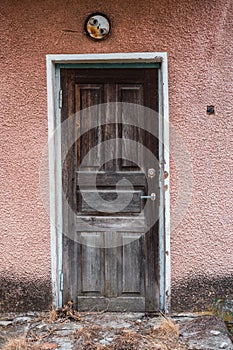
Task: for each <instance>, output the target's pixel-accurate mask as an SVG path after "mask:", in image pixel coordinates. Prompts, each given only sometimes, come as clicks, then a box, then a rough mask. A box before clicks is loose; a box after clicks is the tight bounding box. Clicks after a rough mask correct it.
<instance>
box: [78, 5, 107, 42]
mask: <svg viewBox="0 0 233 350" xmlns="http://www.w3.org/2000/svg"><path fill="white" fill-rule="evenodd" d="M84 29H85V32H86V34H87V35H88V36H89V37H90V38H91V39H94V40H103V39H105V38H106V37H107V36H108V34H109V33H110V30H111V24H110V21H109V19H108V17H107V16H106V15H104V14H103V13H99V12H95V13H92V14H91V15H90V16H88V17H87V19H86V21H85V24H84Z"/></svg>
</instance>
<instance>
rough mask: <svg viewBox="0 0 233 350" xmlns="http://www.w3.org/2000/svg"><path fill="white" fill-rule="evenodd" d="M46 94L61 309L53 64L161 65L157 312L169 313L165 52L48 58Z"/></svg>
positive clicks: (55, 282)
mask: <svg viewBox="0 0 233 350" xmlns="http://www.w3.org/2000/svg"><path fill="white" fill-rule="evenodd" d="M46 62H47V92H48V137H49V140H50V142H49V181H50V234H51V263H52V266H51V268H52V291H53V305H54V307H61V306H62V171H61V169H62V167H61V138H60V135H59V133H58V137H56V139H54V140H53V142H51V139H53V135H54V131H55V130H56V128H57V127H58V126H59V125H60V121H61V114H60V109H59V91H60V77H59V75H57V74H56V64H75V63H76V64H77V63H84V64H85V63H136V62H137V63H139V62H140V63H152V62H160V63H161V68H159V139H160V140H162V146H161V145H160V149H159V158H160V159H159V162H160V169H161V176H160V206H161V208H164V210H162V213H163V216H164V220H160V225H159V255H160V257H159V261H160V262H159V263H160V309H161V310H163V311H165V312H168V311H169V309H170V191H169V178H168V179H166V185H168V190H166V191H164V176H163V173H164V171H166V172H167V173H168V174H169V109H168V62H167V53H165V52H162V53H161V52H140V53H138V52H137V53H109V54H71V55H70V54H65V55H63V54H58V55H47V56H46Z"/></svg>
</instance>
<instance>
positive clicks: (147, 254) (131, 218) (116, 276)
mask: <svg viewBox="0 0 233 350" xmlns="http://www.w3.org/2000/svg"><path fill="white" fill-rule="evenodd" d="M157 79H158V76H157V70H156V69H105V70H104V69H61V88H62V91H63V100H64V103H63V106H62V120H63V121H65V120H66V119H67V118H68V117H69V116H71V115H73V114H74V113H76V112H78V111H80V110H83V109H85V108H88V107H91V106H94V105H95V106H97V107H96V108H95V110H94V111H93V110H91V109H89V110H88V112H87V113H85V114H83V115H81V118H80V121H79V122H78V123H77V121H75V119H73V120H72V121H69V122H68V123H71V125H70V128H69V132H67V133H66V134H62V144H66V143H67V138H69V133H72V132H75V130H76V129H77V128H80V130H81V131H82V130H84V129H85V130H86V129H88V132H85V133H84V134H83V135H82V136H81V137H80V138H79V140H78V141H77V142H76V143H75V144H74V145H73V146H72V147H71V149H70V151H69V153H68V155H67V157H66V160H65V162H64V166H63V191H64V192H65V194H66V198H67V199H68V201H69V203H70V206H71V207H72V208H73V211H74V214H73V215H71V214H70V213H69V214H66V211H65V210H64V213H63V227H64V232H65V230H68V232H69V234H68V235H67V234H64V235H63V275H64V287H63V302H64V303H66V302H67V301H68V300H71V299H72V300H73V301H74V304H75V306H76V307H77V309H79V310H89V309H91V308H93V307H96V308H98V309H101V308H106V307H108V309H109V310H111V311H148V312H149V311H156V310H158V308H159V280H158V276H159V264H158V222H157V223H156V224H155V225H154V226H153V227H152V228H151V229H149V230H148V232H147V233H146V234H144V230H145V226H147V225H149V223H150V221H151V220H152V219H153V217H154V215H156V213H157V211H158V202H153V203H151V205H150V206H149V209H147V210H143V209H144V205H145V201H144V200H143V199H142V198H141V196H142V195H145V194H147V186H148V183H147V179H146V176H145V172H146V171H147V169H145V168H144V167H143V159H144V157H145V154H144V153H143V152H141V151H140V150H139V147H140V146H139V145H138V143H141V144H143V145H144V146H145V147H146V148H147V149H149V150H151V152H152V153H153V154H154V155H155V156H158V140H157V139H156V138H155V137H153V136H152V135H151V134H150V133H149V132H146V131H144V130H143V129H142V128H141V129H140V128H138V127H136V126H132V125H127V124H126V121H127V118H128V117H129V113H130V111H129V110H128V109H125V106H124V105H122V104H121V105H119V104H109V105H107V108H106V109H105V110H104V118H105V122H106V124H104V125H102V126H95V125H94V124H92V123H93V120H95V121H96V120H100V118H101V117H102V113H103V109H102V107H101V104H102V103H108V102H128V103H134V104H136V105H138V106H140V105H143V106H147V107H150V108H152V109H154V110H157V105H158V101H157V95H158V91H157ZM133 113H134V114H133V118H134V119H133V120H135V121H136V120H140V121H142V118H144V115H142V113H141V109H140V108H138V109H137V108H134V110H133ZM112 116H114V123H112V119H110V118H112ZM139 118H140V119H139ZM110 120H111V123H109V121H110ZM72 123H73V124H72ZM144 123H146V120H145V121H144V119H143V123H142V124H144ZM157 123H158V120H157V119H156V117H155V119H154V121H153V123H152V125H150V126H149V130H151V131H152V132H153V130H156V129H157ZM119 139H126V140H128V139H130V140H133V141H138V143H136V144H135V147H129V146H128V144H127V143H124V142H123V143H121V142H119ZM108 140H111V146H110V147H109V148H108V153H107V156H106V153H105V152H103V150H102V149H101V148H100V147H95V146H97V145H98V144H100V143H102V142H104V141H108ZM93 148H94V152H93V153H92V157H90V155H88V152H89V151H90V150H91V149H92V151H93ZM93 155H94V157H93ZM132 159H134V161H132ZM84 161H85V163H84ZM139 164H141V167H140V166H139ZM156 174H157V176H156V177H155V178H154V179H152V180H150V181H152V183H153V186H154V188H155V190H154V191H155V192H156V193H158V188H159V186H158V169H156ZM80 179H84V180H85V189H84V190H83V191H82V193H81V192H80V189H79V183H80V182H79V180H80ZM93 179H94V180H95V185H96V188H97V190H98V196H99V197H96V193H95V188H94V187H93ZM123 179H126V180H128V181H129V182H130V184H131V186H129V183H128V182H122V181H121V180H123ZM119 181H121V182H120V187H119V188H117V192H116V184H117V183H118V182H119ZM118 196H119V198H120V199H121V204H122V208H121V209H119V210H115V203H114V200H116V199H117V198H118ZM129 196H131V200H130V202H129V203H128V198H129ZM92 203H93V205H92ZM80 242H82V244H81V243H80ZM103 247H105V248H103ZM106 247H107V248H106Z"/></svg>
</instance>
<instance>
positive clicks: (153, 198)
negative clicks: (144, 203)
mask: <svg viewBox="0 0 233 350" xmlns="http://www.w3.org/2000/svg"><path fill="white" fill-rule="evenodd" d="M141 198H150V199H151V200H152V201H155V199H156V194H155V193H151V195H150V196H141Z"/></svg>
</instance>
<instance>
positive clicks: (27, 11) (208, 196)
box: [0, 0, 233, 293]
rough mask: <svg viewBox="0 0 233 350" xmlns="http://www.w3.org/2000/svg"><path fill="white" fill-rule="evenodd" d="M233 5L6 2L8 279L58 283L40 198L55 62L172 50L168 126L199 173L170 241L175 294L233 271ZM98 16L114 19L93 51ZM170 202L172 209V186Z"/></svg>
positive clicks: (0, 200) (1, 61) (2, 64)
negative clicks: (58, 56)
mask: <svg viewBox="0 0 233 350" xmlns="http://www.w3.org/2000/svg"><path fill="white" fill-rule="evenodd" d="M232 4H233V3H232V1H231V0H216V1H211V0H203V1H192V0H178V1H173V0H166V1H165V0H160V1H157V0H154V1H151V0H143V1H142V0H138V1H130V0H122V1H107V2H106V1H97V2H93V1H89V0H85V1H74V0H68V1H55V0H46V1H45V0H43V1H29V0H21V1H14V0H5V1H4V0H2V1H1V2H0V23H1V34H0V35H1V45H0V71H1V82H0V84H1V85H0V101H1V112H0V118H1V130H0V132H1V138H0V143H1V183H0V206H1V225H0V227H1V242H0V251H1V254H0V260H1V265H0V275H1V276H2V277H3V278H8V279H11V280H12V281H13V280H15V279H20V280H24V281H29V282H30V281H33V280H36V281H40V283H42V284H43V283H48V281H49V280H50V273H51V272H50V233H49V219H48V215H47V213H46V211H45V210H44V208H43V205H42V201H41V198H40V190H39V163H40V159H41V155H42V150H43V147H44V146H45V144H46V142H47V91H46V65H45V56H46V54H52V53H53V54H55V53H109V52H145V51H157V52H167V53H168V59H169V100H170V101H169V102H170V120H171V122H172V124H173V125H174V126H175V127H176V128H177V130H178V131H179V133H180V135H181V137H182V138H183V140H184V142H185V144H186V147H187V149H188V151H189V154H190V158H191V161H192V169H193V177H194V191H193V196H192V203H191V205H190V207H189V210H188V212H187V214H186V215H185V217H184V219H183V221H182V223H180V225H179V226H178V227H177V229H176V230H175V231H173V232H172V235H171V254H172V255H171V256H172V283H173V285H174V290H175V289H176V286H178V285H179V283H180V286H182V285H185V282H184V281H186V280H188V279H190V276H192V278H197V279H198V278H199V277H200V278H203V276H205V278H207V279H208V278H211V277H214V278H216V277H218V276H219V277H220V278H225V277H226V278H228V277H229V276H230V275H231V274H233V254H232V247H233V232H232V230H233V229H232V227H233V225H232V223H233V222H232V221H233V220H232V216H233V209H232V199H233V176H232V168H233V156H232V152H233V142H232V140H233V119H232V100H233V99H232V98H233V89H232V79H233V65H232V35H233V33H232V16H233V9H232ZM97 10H98V11H102V12H104V13H106V14H107V15H108V16H109V17H110V19H111V20H112V34H111V36H110V37H109V38H108V39H107V40H105V41H103V42H97V43H96V42H93V41H91V40H89V39H88V38H87V37H86V36H85V35H84V33H83V22H84V20H85V18H86V16H87V15H89V14H90V13H91V12H95V11H97ZM64 29H71V30H75V31H77V32H75V33H70V32H64V31H63V30H64ZM207 105H214V106H215V109H216V113H215V115H214V116H208V115H207V114H206V106H207ZM173 169H174V171H175V168H174V166H172V167H171V180H172V179H173V173H172V172H173ZM172 183H175V181H174V182H173V181H172ZM171 195H172V203H173V202H174V201H175V197H176V189H175V186H173V189H172V190H171ZM208 280H209V279H208ZM194 283H195V282H194ZM210 293H212V292H211V291H210Z"/></svg>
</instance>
